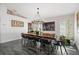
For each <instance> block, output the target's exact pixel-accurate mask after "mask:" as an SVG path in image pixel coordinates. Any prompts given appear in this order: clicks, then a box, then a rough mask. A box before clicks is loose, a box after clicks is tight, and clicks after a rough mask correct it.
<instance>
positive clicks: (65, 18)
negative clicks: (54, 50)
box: [43, 14, 74, 38]
mask: <svg viewBox="0 0 79 59" xmlns="http://www.w3.org/2000/svg"><path fill="white" fill-rule="evenodd" d="M44 21H45V22H52V21H55V31H43V32H44V33H45V32H46V33H55V34H56V35H57V36H59V35H60V24H61V23H62V22H66V36H67V38H73V37H74V14H68V15H62V16H57V17H51V18H45V19H44Z"/></svg>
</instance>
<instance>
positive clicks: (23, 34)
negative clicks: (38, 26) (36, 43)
mask: <svg viewBox="0 0 79 59" xmlns="http://www.w3.org/2000/svg"><path fill="white" fill-rule="evenodd" d="M21 36H22V37H23V38H26V37H31V38H35V39H36V38H40V39H42V40H47V41H51V40H53V39H55V38H54V37H50V36H44V35H36V34H33V33H21Z"/></svg>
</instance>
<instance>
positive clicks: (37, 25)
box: [32, 8, 43, 35]
mask: <svg viewBox="0 0 79 59" xmlns="http://www.w3.org/2000/svg"><path fill="white" fill-rule="evenodd" d="M42 24H43V21H42V18H41V16H40V14H39V8H37V14H36V15H35V17H34V19H33V21H32V28H33V31H39V35H40V34H41V32H42Z"/></svg>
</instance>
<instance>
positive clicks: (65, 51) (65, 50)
mask: <svg viewBox="0 0 79 59" xmlns="http://www.w3.org/2000/svg"><path fill="white" fill-rule="evenodd" d="M63 47H64V49H65V52H66V54H67V55H68V52H67V50H66V48H65V46H63Z"/></svg>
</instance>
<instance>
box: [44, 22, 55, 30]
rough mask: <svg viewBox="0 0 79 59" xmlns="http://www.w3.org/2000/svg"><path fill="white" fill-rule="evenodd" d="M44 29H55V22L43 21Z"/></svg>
mask: <svg viewBox="0 0 79 59" xmlns="http://www.w3.org/2000/svg"><path fill="white" fill-rule="evenodd" d="M43 30H44V31H55V22H45V23H43Z"/></svg>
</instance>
